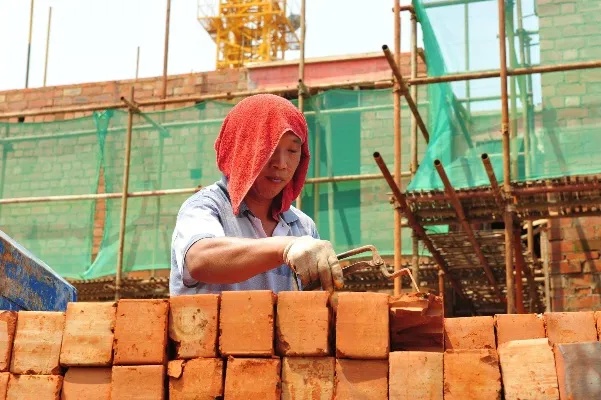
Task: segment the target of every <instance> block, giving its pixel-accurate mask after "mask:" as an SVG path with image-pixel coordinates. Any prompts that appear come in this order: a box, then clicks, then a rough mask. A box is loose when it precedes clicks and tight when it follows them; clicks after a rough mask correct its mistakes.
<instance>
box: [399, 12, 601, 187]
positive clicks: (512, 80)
mask: <svg viewBox="0 0 601 400" xmlns="http://www.w3.org/2000/svg"><path fill="white" fill-rule="evenodd" d="M497 3H498V2H497V1H496V0H484V1H482V0H478V1H474V0H468V1H440V0H414V1H413V5H414V7H415V10H416V14H417V17H418V20H419V23H420V27H421V33H422V39H423V46H424V49H425V52H424V53H425V59H426V62H427V67H428V75H429V76H435V77H436V76H445V75H448V74H457V73H464V72H478V71H487V70H498V69H499V68H500V62H499V41H498V32H499V30H498V19H497V18H498V8H497V7H498V6H497ZM505 4H506V8H507V15H506V32H507V34H506V38H507V40H506V43H507V65H508V67H509V68H520V67H530V66H536V65H558V64H564V63H575V62H580V61H592V60H599V59H601V39H600V38H601V21H600V19H601V18H600V17H599V2H598V0H581V1H577V2H574V1H571V2H559V1H556V2H549V1H546V2H540V1H535V0H521V1H517V0H515V1H506V2H505ZM508 94H509V99H508V108H509V126H508V128H509V130H510V148H511V158H510V166H511V169H510V171H511V180H512V181H513V182H516V181H517V182H524V181H536V180H541V179H548V178H556V177H561V176H575V175H588V174H596V173H599V172H601V164H600V163H599V162H597V157H598V156H597V149H596V146H595V143H597V141H598V139H597V135H598V130H599V128H598V127H599V123H600V122H601V113H600V112H599V102H600V101H601V73H600V72H599V70H598V69H587V70H576V71H566V72H551V73H545V74H529V75H519V76H513V77H509V81H508ZM428 99H429V112H430V114H431V115H430V119H429V129H430V138H431V141H430V143H429V145H428V149H427V152H426V154H425V156H424V157H423V159H421V160H420V167H419V169H418V172H417V175H416V177H415V179H413V180H412V181H411V183H410V185H409V187H408V188H407V190H408V191H418V190H442V189H443V188H444V186H443V184H442V181H441V179H440V177H439V175H438V173H437V171H436V169H435V167H434V162H435V160H439V161H440V162H441V163H442V165H443V167H444V168H445V171H446V173H447V175H448V177H449V180H450V182H451V184H452V185H453V186H454V187H455V188H471V187H477V186H487V185H489V184H490V181H489V179H488V177H487V175H486V172H485V169H484V166H483V163H482V160H481V155H482V154H483V153H486V154H488V156H489V157H490V161H491V163H492V166H493V169H494V171H495V176H496V178H497V180H498V181H499V182H503V162H502V160H503V147H502V138H501V134H500V132H501V121H502V118H501V82H500V78H487V79H477V80H470V81H468V80H461V81H455V82H450V83H438V84H432V85H429V86H428Z"/></svg>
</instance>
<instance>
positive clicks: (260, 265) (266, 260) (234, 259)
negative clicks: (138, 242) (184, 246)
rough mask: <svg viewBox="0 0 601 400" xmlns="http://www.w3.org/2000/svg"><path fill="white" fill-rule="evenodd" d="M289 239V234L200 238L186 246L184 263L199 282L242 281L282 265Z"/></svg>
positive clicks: (221, 282)
mask: <svg viewBox="0 0 601 400" xmlns="http://www.w3.org/2000/svg"><path fill="white" fill-rule="evenodd" d="M292 239H294V237H290V236H279V237H269V238H263V239H245V238H233V237H223V238H208V239H202V240H199V241H198V242H196V243H194V245H192V247H190V249H189V250H188V253H187V254H186V266H187V267H188V271H189V272H190V276H192V278H194V279H195V280H198V281H201V282H205V283H218V284H228V283H237V282H242V281H245V280H247V279H249V278H251V277H253V276H255V275H257V274H260V273H262V272H265V271H268V270H270V269H273V268H275V267H277V266H279V265H281V264H282V263H283V262H284V261H283V253H284V248H285V247H286V245H287V244H288V243H289V242H290V241H291V240H292Z"/></svg>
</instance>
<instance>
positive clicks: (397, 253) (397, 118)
mask: <svg viewBox="0 0 601 400" xmlns="http://www.w3.org/2000/svg"><path fill="white" fill-rule="evenodd" d="M400 3H401V2H400V0H394V10H393V14H394V62H393V64H395V65H400V63H401V4H400ZM386 50H388V48H386ZM387 54H388V55H390V51H388V53H387ZM399 75H400V74H399ZM402 84H403V82H402V79H401V80H399V79H398V77H397V81H396V83H395V85H394V89H393V101H394V103H393V107H394V111H393V125H394V128H393V129H394V132H393V136H394V143H393V150H394V167H393V168H394V172H393V174H394V176H395V183H396V185H397V186H398V187H399V188H401V185H402V183H401V182H402V181H401V146H402V144H401V129H402V128H401V95H402V93H401V87H402ZM401 222H402V221H401V214H400V213H398V212H395V213H394V272H398V271H400V270H401V264H402V262H403V254H402V253H403V246H402V238H401V233H402V228H401ZM400 293H401V278H400V277H397V278H394V295H395V296H397V295H399V294H400Z"/></svg>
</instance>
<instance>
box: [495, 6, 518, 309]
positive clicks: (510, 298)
mask: <svg viewBox="0 0 601 400" xmlns="http://www.w3.org/2000/svg"><path fill="white" fill-rule="evenodd" d="M497 4H498V9H499V21H498V22H499V62H500V66H501V72H500V77H501V99H502V100H501V115H502V119H501V135H502V139H503V140H502V144H503V189H504V191H505V194H506V196H507V198H509V196H510V195H511V165H510V157H511V148H510V138H509V104H508V99H507V76H508V75H507V44H506V34H505V15H506V13H505V0H497ZM512 208H513V206H512V205H511V204H510V203H509V204H507V208H506V209H505V212H504V215H503V220H504V222H505V270H506V276H505V280H506V287H507V314H514V313H515V289H514V284H513V283H514V281H513V210H512Z"/></svg>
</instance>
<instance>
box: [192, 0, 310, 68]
mask: <svg viewBox="0 0 601 400" xmlns="http://www.w3.org/2000/svg"><path fill="white" fill-rule="evenodd" d="M290 3H291V2H290V1H286V0H279V1H278V0H198V20H199V21H200V23H201V25H202V27H203V28H204V29H205V30H206V31H207V32H208V33H209V35H210V36H211V38H212V39H213V40H214V41H215V44H216V45H217V65H216V67H217V69H226V68H238V67H242V66H243V65H246V64H248V63H251V62H265V61H275V60H283V59H284V54H285V52H286V50H298V49H299V48H300V42H299V38H298V36H297V34H296V31H297V30H298V28H299V26H300V15H299V14H298V13H296V14H294V13H291V12H290V8H291V4H290ZM287 13H288V14H287Z"/></svg>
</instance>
